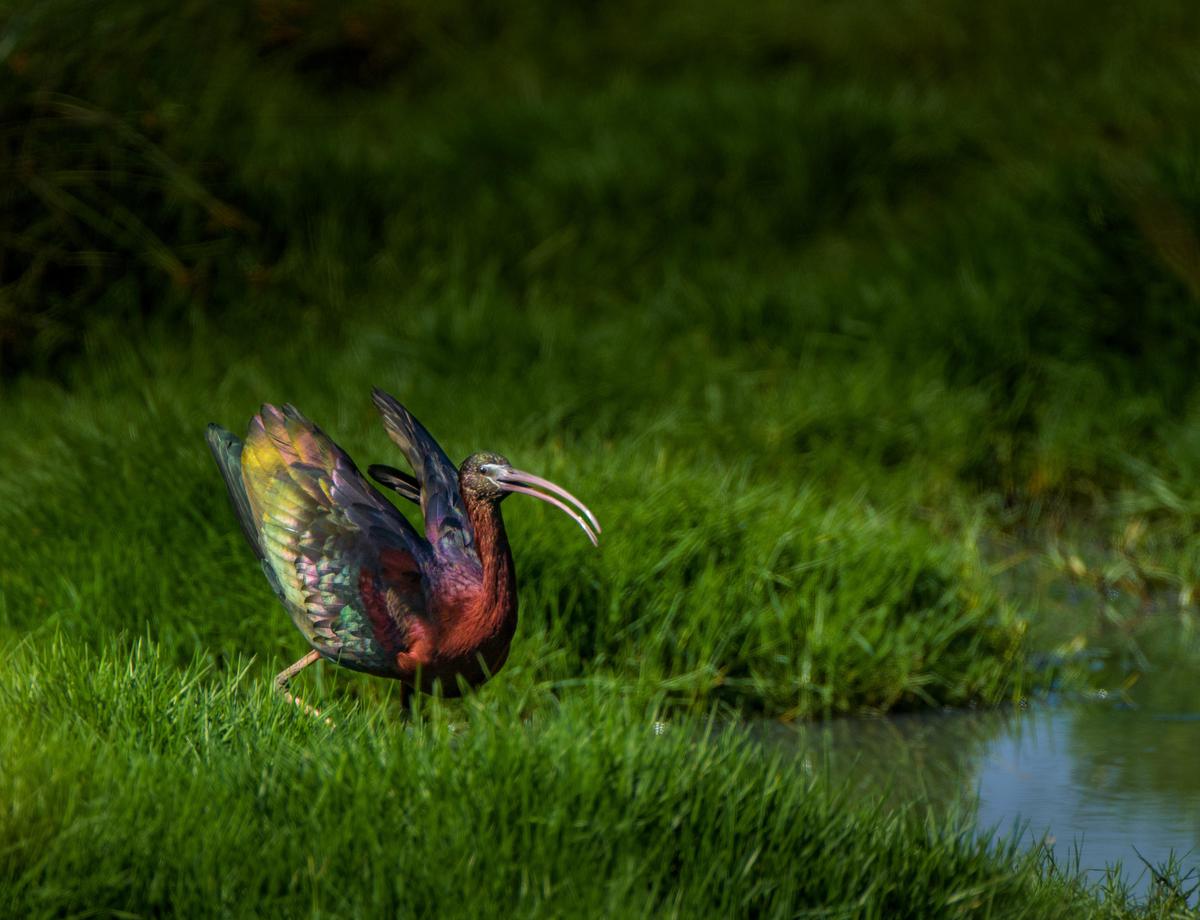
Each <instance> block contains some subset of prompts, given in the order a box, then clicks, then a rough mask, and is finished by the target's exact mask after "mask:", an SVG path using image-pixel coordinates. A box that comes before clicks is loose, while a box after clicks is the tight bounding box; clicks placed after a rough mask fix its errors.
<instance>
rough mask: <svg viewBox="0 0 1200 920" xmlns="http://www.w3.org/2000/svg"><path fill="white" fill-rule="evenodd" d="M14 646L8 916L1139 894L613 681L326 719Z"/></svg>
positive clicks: (135, 656)
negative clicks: (564, 691)
mask: <svg viewBox="0 0 1200 920" xmlns="http://www.w3.org/2000/svg"><path fill="white" fill-rule="evenodd" d="M19 651H20V652H21V654H19V655H17V656H15V662H14V663H13V665H12V666H10V667H8V668H6V670H5V671H4V675H3V678H2V679H0V680H2V689H3V693H2V694H0V700H3V703H2V704H0V705H2V706H3V716H4V717H3V719H0V726H3V727H2V728H0V737H2V738H3V749H4V751H5V755H4V756H5V760H4V764H5V769H4V770H3V771H2V772H0V791H2V792H3V795H2V797H0V801H3V802H4V803H5V807H4V809H3V810H0V828H2V830H3V839H4V841H5V845H4V848H3V850H2V851H0V873H3V876H4V878H5V885H4V887H3V889H2V892H3V893H2V894H0V905H2V908H0V909H3V910H4V912H5V913H6V914H9V915H12V916H31V917H32V916H50V915H62V914H76V913H88V914H95V915H114V916H125V915H129V914H135V915H145V914H157V913H163V912H167V913H172V914H177V915H211V914H213V913H219V914H222V915H227V916H263V915H282V914H288V915H296V914H312V915H325V914H334V915H338V916H346V915H354V916H363V915H388V916H417V917H419V916H427V915H429V914H431V913H450V914H452V915H455V916H475V917H491V916H513V915H518V916H580V917H600V916H614V915H618V914H619V915H621V916H647V917H650V916H653V917H658V916H713V915H720V916H771V917H775V916H779V917H784V916H795V915H797V914H798V913H803V912H805V911H808V910H812V909H815V910H816V913H817V914H818V915H821V916H833V917H851V916H853V917H897V916H928V917H934V916H967V915H988V916H997V917H1009V916H1012V917H1017V916H1020V917H1055V916H1063V915H1065V914H1069V915H1071V916H1080V917H1084V916H1093V915H1094V916H1126V915H1127V914H1126V913H1125V912H1124V911H1123V910H1120V909H1107V908H1104V907H1102V906H1100V905H1099V904H1097V903H1096V902H1095V901H1094V900H1093V899H1092V897H1091V896H1090V895H1089V894H1087V892H1086V891H1085V890H1084V889H1083V888H1082V887H1081V886H1080V885H1079V884H1078V883H1075V882H1072V881H1070V880H1069V879H1068V880H1064V881H1059V880H1053V879H1047V878H1045V877H1043V875H1042V870H1041V868H1040V866H1039V863H1038V860H1039V857H1038V854H1036V853H1034V854H1025V855H1019V854H1018V853H1017V852H1016V851H1015V850H1014V849H1012V848H1010V847H1007V846H1000V847H999V848H990V847H989V846H988V844H987V843H986V842H984V841H980V840H978V839H976V838H974V837H973V835H972V834H971V832H970V831H969V830H966V829H965V826H961V827H960V824H959V819H956V818H953V817H951V818H941V819H936V820H935V819H933V818H923V817H922V816H921V815H920V813H919V812H917V811H915V810H911V809H906V810H900V811H888V810H886V809H884V807H883V806H882V805H881V804H878V803H862V802H855V801H853V800H851V799H849V798H847V797H846V796H845V795H844V794H842V793H840V792H838V791H837V790H836V787H831V786H830V784H829V783H828V782H827V781H823V780H805V779H802V778H800V777H798V776H797V770H796V767H795V766H794V765H792V764H790V763H788V762H787V760H786V759H784V758H782V757H780V756H777V755H776V756H768V755H767V754H764V753H763V751H762V750H761V749H760V748H758V747H756V746H754V745H753V744H751V743H749V742H747V741H746V740H745V739H744V738H743V737H742V736H741V735H740V733H739V732H737V731H732V730H725V731H722V730H721V729H720V728H719V727H716V726H714V725H713V724H712V723H711V722H710V723H707V724H705V723H703V722H700V721H697V720H694V719H688V718H683V719H677V720H669V721H665V722H664V721H659V720H662V719H665V718H666V716H665V715H664V714H663V713H662V712H661V711H659V710H656V709H655V708H654V707H652V706H644V705H642V704H638V703H632V702H627V701H623V700H622V699H621V698H620V697H619V696H614V695H613V690H612V688H611V687H606V686H603V685H601V684H598V683H593V684H589V685H586V686H584V687H581V688H580V689H579V690H578V691H577V692H575V693H573V694H571V695H570V696H569V697H567V698H559V697H557V696H555V695H553V694H550V693H548V692H547V689H546V688H533V689H531V690H530V691H529V692H527V693H526V694H516V695H513V694H509V695H508V696H507V697H506V698H505V699H504V700H503V701H501V702H499V703H497V702H496V701H491V702H484V701H483V700H482V699H479V698H477V699H475V700H473V701H471V702H469V703H467V704H466V706H465V707H462V708H456V709H455V710H454V717H455V720H456V721H454V722H452V723H448V722H447V716H448V713H447V711H446V710H445V709H443V708H442V707H440V706H438V705H426V706H424V707H421V708H420V709H419V710H418V712H417V713H416V714H415V716H414V718H413V720H412V721H411V722H408V723H405V722H397V721H396V720H394V719H391V718H388V717H387V716H386V715H384V714H383V713H382V712H381V711H380V709H379V708H378V707H376V706H359V705H351V706H350V707H349V708H339V709H337V710H336V711H335V712H334V718H336V719H337V721H338V726H337V728H336V730H330V729H328V728H326V727H325V726H324V725H323V724H322V723H321V722H318V721H316V720H313V719H310V718H306V717H304V716H302V715H300V714H299V713H297V712H296V711H295V710H294V709H290V708H288V707H286V706H283V705H281V704H280V703H279V701H278V700H277V699H276V698H275V697H273V696H272V694H271V692H270V690H269V689H268V688H267V687H266V686H264V685H263V684H262V682H256V681H254V680H253V679H251V678H249V677H248V676H247V675H246V669H245V668H244V667H243V666H239V665H237V664H236V663H235V664H232V665H231V667H230V668H229V669H228V670H227V671H226V672H225V675H224V676H221V675H215V674H213V673H212V672H211V671H210V670H208V669H207V668H206V666H203V665H199V664H193V665H191V666H189V667H186V668H183V669H181V668H179V667H178V666H177V665H176V664H175V663H174V662H173V661H169V660H164V659H163V658H162V657H160V656H159V655H158V653H157V651H156V650H155V646H154V645H153V643H145V642H138V643H135V644H133V646H132V647H131V646H129V645H126V644H121V643H105V644H104V646H103V647H102V648H101V649H100V650H99V651H97V652H91V651H87V650H82V651H81V650H80V649H79V647H78V646H75V645H74V644H73V643H70V642H68V641H64V640H63V638H62V637H61V636H60V637H57V638H53V637H48V636H46V637H43V641H42V642H41V643H40V644H39V647H38V648H32V647H25V648H21V649H19ZM1156 904H1157V908H1160V909H1163V911H1164V912H1163V913H1161V914H1159V913H1153V912H1151V913H1148V914H1147V915H1151V916H1158V915H1162V916H1166V915H1167V914H1166V913H1165V910H1166V909H1169V907H1170V905H1169V901H1168V899H1166V898H1159V899H1158V900H1157V902H1156ZM1139 915H1140V913H1139Z"/></svg>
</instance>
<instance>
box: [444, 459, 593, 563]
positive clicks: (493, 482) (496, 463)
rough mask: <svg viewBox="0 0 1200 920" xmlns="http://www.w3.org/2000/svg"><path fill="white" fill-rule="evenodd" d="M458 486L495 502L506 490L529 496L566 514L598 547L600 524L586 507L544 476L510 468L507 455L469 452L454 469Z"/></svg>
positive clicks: (478, 496) (480, 498)
mask: <svg viewBox="0 0 1200 920" xmlns="http://www.w3.org/2000/svg"><path fill="white" fill-rule="evenodd" d="M458 481H459V486H460V488H461V489H462V491H463V492H464V493H466V494H468V495H470V496H471V497H473V498H476V499H479V500H482V501H490V502H499V501H502V500H503V499H504V498H505V496H507V495H508V494H509V493H510V492H520V493H521V494H522V495H532V496H533V497H534V498H540V499H541V500H542V501H544V502H549V503H550V504H551V505H553V506H554V507H555V508H557V509H559V510H560V511H562V512H564V513H566V514H568V515H570V517H571V519H572V520H574V521H575V523H576V524H578V525H579V526H580V527H582V528H583V532H584V533H586V534H587V535H588V539H589V540H591V541H592V543H593V544H594V545H596V546H599V545H600V543H599V539H598V537H599V534H600V524H599V523H597V521H596V516H595V515H594V514H592V512H591V511H590V510H589V509H588V506H587V505H585V504H584V503H583V502H581V501H580V500H579V499H577V498H576V497H575V496H574V495H572V494H571V493H570V492H568V491H567V490H566V489H564V488H563V487H562V486H558V485H555V484H554V483H552V482H551V481H550V480H548V479H543V478H542V477H541V476H535V475H533V473H526V472H524V471H522V470H516V469H513V466H512V464H511V463H509V462H508V460H507V458H505V457H502V456H501V455H500V454H496V453H492V452H490V451H481V452H479V453H477V454H471V456H469V457H467V459H466V460H464V461H463V464H462V467H461V468H460V469H459V471H458Z"/></svg>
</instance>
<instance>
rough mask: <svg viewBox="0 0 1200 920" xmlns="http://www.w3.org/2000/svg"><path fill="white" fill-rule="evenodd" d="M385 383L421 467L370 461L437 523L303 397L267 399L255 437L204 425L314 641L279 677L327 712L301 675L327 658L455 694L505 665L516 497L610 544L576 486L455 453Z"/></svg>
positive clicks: (284, 688) (245, 522)
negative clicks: (506, 505)
mask: <svg viewBox="0 0 1200 920" xmlns="http://www.w3.org/2000/svg"><path fill="white" fill-rule="evenodd" d="M372 396H373V400H374V403H375V406H376V408H377V409H378V410H379V413H380V415H381V416H382V418H383V424H384V427H385V429H386V430H387V433H388V435H389V436H390V438H391V440H392V441H393V442H395V444H396V446H397V447H399V448H400V453H401V454H402V455H403V456H404V458H405V460H407V462H408V464H409V466H410V467H411V468H412V471H413V475H409V474H408V473H405V472H403V471H402V470H399V469H396V468H394V467H390V466H385V465H383V464H375V465H372V466H370V467H368V470H367V472H368V474H369V475H370V476H371V478H372V479H374V480H375V481H376V482H377V483H378V484H379V485H380V486H382V487H384V488H387V489H390V490H391V491H394V492H395V493H396V494H397V495H399V496H400V497H401V498H403V499H406V500H408V501H411V502H414V503H416V504H418V505H420V508H421V515H422V517H423V518H424V531H425V532H424V535H422V534H419V533H418V532H417V530H416V529H415V528H414V527H413V525H412V524H410V523H409V521H408V519H407V518H406V517H405V516H404V515H403V514H401V513H400V511H399V509H397V508H396V506H395V505H393V504H392V503H391V502H390V501H389V500H388V499H387V498H386V497H385V496H384V495H383V494H382V493H381V492H380V491H379V490H377V489H376V488H375V487H374V486H372V485H371V484H370V483H369V482H368V481H367V479H366V478H365V477H364V476H363V475H362V473H361V472H359V470H358V467H357V466H355V464H354V461H353V460H352V459H351V458H350V455H349V454H347V453H346V451H344V450H343V449H342V448H341V447H339V446H338V445H337V444H336V443H334V441H333V440H332V439H331V438H330V437H329V436H328V435H327V434H325V432H323V431H322V430H321V429H320V428H318V427H317V426H316V425H315V424H313V423H312V422H311V421H309V420H308V419H307V418H305V417H304V416H303V415H302V414H301V413H300V412H299V410H297V409H296V408H295V407H294V406H292V405H290V404H285V405H283V406H281V407H280V406H274V405H270V404H266V405H263V406H262V408H261V410H260V411H259V413H258V414H257V415H255V416H254V417H253V418H251V420H250V423H249V429H248V432H247V434H246V437H245V440H241V439H239V438H238V437H237V436H235V435H234V434H232V433H231V432H229V431H227V430H226V429H224V428H222V427H221V426H220V425H216V424H210V425H209V426H208V430H207V440H208V445H209V448H210V450H211V451H212V454H213V457H214V458H215V460H216V463H217V467H218V468H219V470H220V472H221V476H222V478H223V479H224V482H225V487H226V490H227V491H228V493H229V499H230V501H231V503H232V505H233V509H234V513H235V515H236V517H237V520H238V522H239V524H240V525H241V529H242V533H243V534H244V535H245V537H246V539H247V541H248V542H249V543H250V546H251V548H252V549H253V550H254V553H255V555H256V556H257V557H258V560H259V563H260V564H261V566H262V570H263V573H264V574H265V575H266V577H267V581H268V582H269V583H270V585H271V588H272V589H273V590H274V592H275V595H276V596H277V597H278V598H279V600H280V601H281V602H282V604H283V606H284V608H285V609H286V610H287V612H288V613H289V614H290V616H291V618H292V621H293V622H294V623H295V625H296V627H297V628H298V629H299V630H300V632H301V633H302V634H303V636H304V638H305V639H306V640H307V641H308V644H309V646H310V651H309V652H308V653H307V654H305V655H304V656H303V657H302V658H300V659H299V660H298V661H296V662H295V663H294V664H292V665H290V666H289V667H287V668H285V669H284V670H283V671H281V672H280V673H279V674H278V676H277V677H276V678H275V684H276V687H277V689H278V690H279V691H280V692H281V693H282V694H283V696H284V698H285V699H286V700H287V701H288V702H289V703H295V704H296V705H297V706H299V707H300V708H301V709H303V710H305V711H308V712H312V713H315V714H317V715H319V714H320V713H319V710H316V709H314V708H313V707H310V706H308V705H306V704H305V703H304V702H303V701H302V700H300V699H299V698H297V697H295V696H293V695H292V694H291V692H290V691H289V682H290V681H291V679H292V678H293V677H295V676H296V675H297V674H298V673H300V672H301V671H302V670H304V669H305V668H307V667H308V666H309V665H311V664H313V663H314V662H316V661H318V660H320V659H325V660H326V661H330V662H333V663H335V664H337V665H340V666H342V667H345V668H349V669H351V670H354V671H360V672H363V673H366V674H371V675H375V676H378V677H385V678H392V679H396V680H399V681H400V682H401V683H402V684H403V685H404V686H405V687H406V688H410V689H412V690H417V691H421V692H426V693H429V692H440V693H441V694H442V695H443V696H447V697H453V696H458V695H460V693H461V692H462V691H463V689H464V688H474V687H478V686H480V685H481V684H483V683H484V682H485V681H487V680H488V679H489V678H490V677H492V676H493V675H495V674H496V672H498V671H499V670H500V669H501V667H503V665H504V663H505V661H506V659H507V658H508V653H509V647H510V645H511V642H512V638H513V634H514V632H515V630H516V625H517V580H516V572H515V570H514V567H513V559H512V553H511V551H510V549H509V543H508V537H507V535H506V533H505V529H504V520H503V518H502V517H501V514H500V503H501V502H502V501H503V500H504V499H505V498H506V497H507V496H509V495H511V494H513V493H519V494H522V495H529V496H532V497H534V498H538V499H541V500H542V501H544V502H548V503H550V504H551V505H553V506H555V507H556V508H558V509H559V510H561V511H563V512H565V513H566V514H568V515H569V516H570V517H571V518H572V519H574V521H575V522H576V523H577V524H579V526H580V527H582V528H583V531H584V533H586V534H587V536H588V538H589V539H590V540H591V541H592V543H593V545H596V546H599V534H600V525H599V523H598V522H597V520H596V517H595V515H594V514H592V512H591V510H589V509H588V507H587V506H586V505H584V504H583V502H581V501H580V500H579V499H577V498H576V497H575V496H574V495H572V494H571V493H570V492H568V491H567V490H566V489H564V488H562V487H561V486H559V485H556V484H555V483H553V482H551V481H549V480H548V479H543V478H542V477H540V476H535V475H534V474H532V473H527V472H524V471H523V470H519V469H515V468H514V467H513V466H512V464H511V463H509V461H508V460H507V459H506V458H505V457H504V456H502V455H500V454H498V453H495V452H492V451H481V452H477V453H473V454H471V455H470V456H469V457H467V458H466V460H464V461H463V462H462V464H461V465H460V466H459V467H458V468H455V466H454V464H453V463H451V461H450V458H449V457H448V456H447V455H446V453H445V451H443V450H442V448H441V447H440V446H439V445H438V443H437V441H435V440H434V439H433V437H432V436H431V435H430V434H429V432H428V431H427V430H426V429H425V427H424V426H423V425H422V424H421V423H420V422H419V421H417V419H416V418H415V417H414V416H413V415H412V413H410V412H409V411H408V410H407V409H405V408H404V406H402V405H401V404H400V403H399V402H398V401H397V400H396V399H395V398H394V397H393V396H391V395H389V394H388V393H385V392H384V391H383V390H381V389H379V388H377V387H376V388H375V389H374V390H373V393H372ZM435 688H437V690H436V691H435Z"/></svg>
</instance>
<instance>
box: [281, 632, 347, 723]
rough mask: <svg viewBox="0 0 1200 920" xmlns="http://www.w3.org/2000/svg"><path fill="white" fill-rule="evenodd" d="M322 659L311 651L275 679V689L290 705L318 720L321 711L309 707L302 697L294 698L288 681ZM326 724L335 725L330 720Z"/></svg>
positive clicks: (315, 652)
mask: <svg viewBox="0 0 1200 920" xmlns="http://www.w3.org/2000/svg"><path fill="white" fill-rule="evenodd" d="M320 657H321V655H320V654H319V653H318V652H317V651H315V650H314V651H311V652H309V653H308V654H307V655H305V656H304V657H303V658H301V659H300V660H299V661H297V662H296V663H295V664H293V665H289V666H288V667H286V668H284V669H283V670H282V671H280V672H279V674H277V675H276V677H275V689H277V690H278V691H279V692H280V693H282V694H283V698H284V699H285V700H287V701H288V702H289V703H295V704H296V705H297V706H298V707H300V710H301V711H302V712H303V713H304V714H305V715H310V716H316V717H317V718H318V719H319V718H320V717H321V710H319V709H317V708H316V707H314V706H309V705H308V703H306V702H304V700H302V699H300V697H298V696H293V695H292V693H291V692H290V691H289V690H288V681H290V680H291V679H292V678H293V677H295V676H296V675H297V674H299V673H300V672H301V671H303V670H304V669H305V668H307V667H308V666H309V665H310V664H312V663H313V662H314V661H316V660H317V659H318V658H320ZM325 722H326V724H328V725H329V726H330V727H331V728H332V727H333V723H332V722H330V721H329V719H326V720H325Z"/></svg>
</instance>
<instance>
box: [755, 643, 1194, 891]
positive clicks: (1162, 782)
mask: <svg viewBox="0 0 1200 920" xmlns="http://www.w3.org/2000/svg"><path fill="white" fill-rule="evenodd" d="M1131 679H1132V678H1131V677H1130V676H1126V677H1124V678H1122V680H1121V681H1120V682H1118V684H1117V685H1118V686H1119V683H1121V682H1125V683H1127V682H1128V681H1129V680H1131ZM1093 696H1094V698H1093V699H1091V700H1089V701H1087V702H1078V701H1077V702H1074V703H1070V704H1067V703H1062V702H1058V703H1055V702H1047V703H1042V704H1037V705H1029V706H1028V707H1025V708H1020V709H1018V708H1010V709H1008V710H1004V711H995V710H992V711H986V712H947V713H933V714H919V715H902V716H896V717H892V718H886V719H874V720H851V719H846V720H837V721H833V722H830V723H826V724H823V725H809V726H797V727H792V726H775V727H772V728H771V729H769V734H770V736H771V737H772V739H773V740H775V741H779V742H783V743H786V744H788V745H789V746H791V745H795V746H796V749H797V750H798V751H799V752H800V754H801V756H802V758H803V760H804V762H805V764H806V766H807V767H808V768H809V769H814V770H815V769H821V768H822V766H823V765H825V764H828V767H829V769H830V771H831V772H832V775H833V776H835V777H846V778H848V779H849V780H850V781H851V783H852V784H853V785H854V786H855V787H856V788H860V789H863V790H866V791H869V792H879V791H883V792H886V793H887V795H889V796H890V797H891V798H893V799H894V800H909V801H919V802H928V803H933V804H939V803H946V804H949V803H955V804H962V805H966V806H967V807H974V808H975V809H976V814H977V816H978V825H979V827H980V829H981V831H985V832H986V831H989V830H991V829H996V830H998V831H999V832H1000V833H1002V834H1006V835H1007V834H1011V833H1013V832H1014V829H1016V828H1018V827H1023V834H1024V839H1025V840H1026V841H1027V842H1028V843H1029V844H1030V845H1033V844H1035V843H1037V842H1039V841H1042V840H1045V841H1046V843H1047V844H1048V845H1049V846H1050V847H1051V848H1052V849H1053V850H1054V853H1055V856H1056V857H1057V858H1058V859H1059V860H1060V861H1061V863H1062V864H1064V865H1065V864H1068V863H1069V862H1070V861H1071V860H1072V859H1073V855H1074V851H1075V850H1076V849H1077V850H1078V855H1079V865H1080V868H1082V869H1084V870H1085V871H1087V872H1089V873H1101V872H1102V871H1103V869H1104V867H1105V866H1106V865H1115V864H1120V865H1121V867H1122V872H1123V875H1124V876H1125V878H1126V880H1127V881H1129V882H1130V883H1132V884H1133V885H1134V887H1135V889H1136V890H1137V891H1138V892H1139V893H1141V894H1144V893H1145V892H1146V890H1147V888H1148V887H1149V885H1150V884H1151V876H1150V873H1149V872H1147V871H1146V867H1145V865H1144V864H1143V862H1142V859H1141V857H1145V859H1146V860H1148V861H1150V862H1151V863H1152V864H1154V865H1159V864H1162V863H1165V862H1166V861H1167V859H1168V857H1169V856H1170V855H1171V853H1172V852H1174V854H1175V855H1176V856H1177V857H1183V858H1184V863H1185V865H1187V866H1188V867H1193V866H1198V865H1200V671H1198V670H1197V669H1196V668H1195V666H1194V664H1193V665H1191V666H1180V667H1177V668H1168V669H1164V670H1162V671H1158V672H1151V673H1149V674H1148V675H1146V676H1143V677H1142V678H1141V679H1140V680H1138V681H1137V683H1135V684H1134V685H1133V686H1132V687H1131V688H1129V689H1128V690H1127V691H1122V692H1118V691H1115V690H1114V691H1110V692H1107V693H1103V692H1102V693H1097V694H1094V695H1093ZM1139 853H1140V854H1141V857H1139V855H1138V854H1139Z"/></svg>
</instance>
